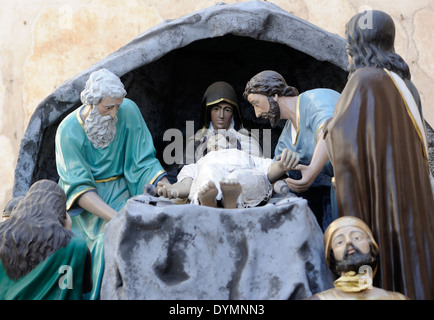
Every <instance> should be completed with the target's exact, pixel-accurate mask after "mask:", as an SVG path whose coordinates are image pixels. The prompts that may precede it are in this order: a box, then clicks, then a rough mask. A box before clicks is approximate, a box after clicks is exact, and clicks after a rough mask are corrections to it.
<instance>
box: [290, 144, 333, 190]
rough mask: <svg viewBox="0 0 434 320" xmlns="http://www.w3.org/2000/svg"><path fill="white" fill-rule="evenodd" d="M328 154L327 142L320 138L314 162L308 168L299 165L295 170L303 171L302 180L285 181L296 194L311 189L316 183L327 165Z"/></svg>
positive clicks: (313, 157)
mask: <svg viewBox="0 0 434 320" xmlns="http://www.w3.org/2000/svg"><path fill="white" fill-rule="evenodd" d="M327 160H328V153H327V148H326V144H325V140H324V139H323V138H320V139H319V141H318V143H317V145H316V147H315V150H314V152H313V156H312V160H311V162H310V164H309V165H308V166H305V165H302V164H299V165H298V166H297V167H296V168H295V169H296V170H300V171H301V175H302V178H301V179H300V180H294V179H292V178H287V179H285V181H286V183H287V184H288V186H289V188H290V189H291V190H292V191H294V192H303V191H306V190H307V189H309V187H310V186H311V185H312V183H313V182H314V181H315V178H316V176H317V175H318V174H319V173H320V172H321V170H322V168H323V167H324V165H325V164H326V163H327Z"/></svg>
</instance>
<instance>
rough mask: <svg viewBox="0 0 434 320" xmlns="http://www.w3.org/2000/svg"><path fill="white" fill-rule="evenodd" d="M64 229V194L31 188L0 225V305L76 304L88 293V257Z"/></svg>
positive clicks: (47, 186)
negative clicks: (6, 302)
mask: <svg viewBox="0 0 434 320" xmlns="http://www.w3.org/2000/svg"><path fill="white" fill-rule="evenodd" d="M70 229H71V219H70V217H69V215H68V213H67V211H66V197H65V193H64V191H63V190H62V189H61V188H60V187H59V185H58V184H57V183H55V182H53V181H51V180H39V181H37V182H36V183H34V184H33V185H32V186H31V187H30V189H29V190H28V192H27V194H26V195H25V196H24V197H23V198H22V199H21V200H20V202H19V203H18V205H17V206H16V207H15V210H14V211H13V214H12V215H11V217H10V218H9V219H7V220H6V221H4V222H2V223H1V224H0V259H1V260H0V300H68V299H72V300H81V299H82V298H83V293H86V292H89V291H90V290H91V288H92V279H91V256H90V252H89V250H88V248H87V246H86V241H84V240H83V239H81V238H79V237H77V236H75V235H74V234H73V233H72V232H71V230H70ZM65 266H67V268H65Z"/></svg>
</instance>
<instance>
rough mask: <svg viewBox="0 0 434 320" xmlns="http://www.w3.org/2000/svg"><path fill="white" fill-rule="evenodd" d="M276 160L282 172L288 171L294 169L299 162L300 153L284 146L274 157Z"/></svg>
mask: <svg viewBox="0 0 434 320" xmlns="http://www.w3.org/2000/svg"><path fill="white" fill-rule="evenodd" d="M276 161H277V162H278V163H279V166H280V168H281V169H282V170H283V171H284V172H288V171H291V170H295V169H296V166H297V165H298V163H299V162H300V155H299V154H298V153H297V152H295V151H292V150H291V149H288V148H285V149H283V150H282V153H281V154H279V155H278V156H277V157H276Z"/></svg>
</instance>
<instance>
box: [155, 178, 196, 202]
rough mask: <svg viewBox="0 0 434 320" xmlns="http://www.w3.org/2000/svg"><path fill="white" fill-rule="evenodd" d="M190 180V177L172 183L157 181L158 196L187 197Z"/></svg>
mask: <svg viewBox="0 0 434 320" xmlns="http://www.w3.org/2000/svg"><path fill="white" fill-rule="evenodd" d="M192 182H193V179H192V178H185V179H183V180H182V181H179V182H176V183H174V184H170V183H165V182H161V183H160V182H158V183H157V193H158V195H159V196H160V197H165V198H169V199H176V198H187V197H188V195H189V193H190V188H191V184H192Z"/></svg>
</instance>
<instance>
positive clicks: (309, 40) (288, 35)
mask: <svg viewBox="0 0 434 320" xmlns="http://www.w3.org/2000/svg"><path fill="white" fill-rule="evenodd" d="M102 67H104V68H108V69H110V70H111V71H113V72H114V73H116V74H117V75H118V76H120V77H121V79H122V80H123V82H124V84H125V87H126V89H127V91H128V95H127V97H129V98H131V99H132V100H134V101H135V102H136V103H137V104H138V106H139V107H140V110H141V112H142V115H143V117H144V119H145V121H146V123H147V124H148V126H149V129H150V131H151V133H152V135H153V138H154V144H155V147H156V150H157V157H158V158H159V159H160V161H161V162H162V164H164V162H163V161H162V153H163V150H164V148H165V146H166V145H167V144H168V142H165V141H163V138H162V137H163V134H164V132H165V130H167V129H169V128H177V129H179V130H181V131H182V132H185V124H186V121H187V120H194V121H195V124H196V125H197V124H198V121H199V114H200V112H199V108H200V102H201V99H202V94H203V92H204V90H205V89H206V87H207V86H208V85H209V84H211V83H212V82H214V81H217V80H224V81H227V82H229V83H231V84H232V85H233V86H234V88H235V90H236V91H237V93H238V94H239V103H240V108H241V112H242V116H243V118H244V124H245V127H246V128H247V129H252V128H259V129H263V128H269V124H268V123H266V122H265V121H263V120H258V119H256V118H255V116H254V114H253V110H252V108H251V107H250V106H248V105H247V102H246V101H244V100H243V98H242V97H241V94H242V91H243V89H244V86H245V83H246V81H248V80H249V79H250V77H251V76H253V75H254V74H255V73H257V72H259V71H262V70H265V69H274V70H276V71H278V72H280V73H281V74H282V75H283V76H284V77H285V78H286V80H287V82H288V83H289V84H291V85H293V86H295V87H297V88H298V89H299V91H300V92H303V91H305V90H308V89H312V88H315V87H327V88H332V89H335V90H337V91H341V90H342V89H343V87H344V86H345V83H346V79H347V72H346V71H345V68H346V53H345V41H344V39H342V38H341V37H339V36H337V35H334V34H331V33H328V32H327V31H324V30H322V29H320V28H318V27H316V26H314V25H312V24H310V23H309V22H306V21H304V20H302V19H300V18H298V17H296V16H294V15H291V14H290V13H288V12H286V11H284V10H282V9H280V8H279V7H277V6H275V5H273V4H270V3H268V2H263V1H251V2H243V3H239V4H233V5H226V4H218V5H215V6H213V7H210V8H207V9H204V10H201V11H198V12H194V13H192V14H189V15H186V16H184V17H181V18H179V19H176V20H171V21H165V22H163V23H161V24H159V25H157V26H155V27H154V28H151V29H150V30H148V31H146V32H144V33H142V34H141V35H139V36H138V37H137V38H135V39H133V40H132V41H131V42H130V43H128V44H127V45H125V46H124V47H122V48H121V49H119V50H118V51H116V52H114V53H112V54H110V55H109V56H107V57H106V58H105V59H103V60H101V61H100V62H98V63H97V64H95V65H93V66H92V67H90V68H89V69H87V70H84V71H83V72H81V73H80V74H78V75H76V76H75V77H73V78H71V79H69V80H67V81H65V82H64V83H63V84H62V85H60V86H59V87H58V88H57V89H56V90H55V91H54V92H53V93H51V94H50V95H49V96H48V97H47V98H45V99H44V100H43V101H42V102H41V103H40V104H39V105H38V107H37V108H36V110H35V112H34V114H33V115H32V117H31V119H30V122H29V125H28V127H27V130H26V133H25V135H24V137H23V139H22V141H21V147H20V152H19V155H18V161H17V166H16V169H15V182H14V190H13V195H14V196H20V195H24V194H25V193H26V191H27V190H28V188H29V187H30V185H31V184H32V183H33V182H35V181H37V180H40V179H43V178H47V179H51V180H55V181H57V179H58V176H57V172H56V167H55V157H54V136H55V132H56V129H57V126H58V124H59V123H60V121H61V120H62V119H63V118H64V117H65V116H66V115H67V114H69V113H70V112H71V111H72V110H74V109H75V108H77V107H79V106H80V98H79V97H80V92H81V90H82V89H83V87H84V84H85V81H86V80H87V78H88V76H89V74H90V73H91V72H93V71H95V70H97V69H99V68H102ZM281 128H282V126H280V127H278V128H277V129H275V130H273V131H272V132H273V133H272V144H274V143H275V142H276V139H277V137H278V135H279V134H280V130H281ZM271 149H272V150H273V149H274V145H273V146H272V148H271Z"/></svg>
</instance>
